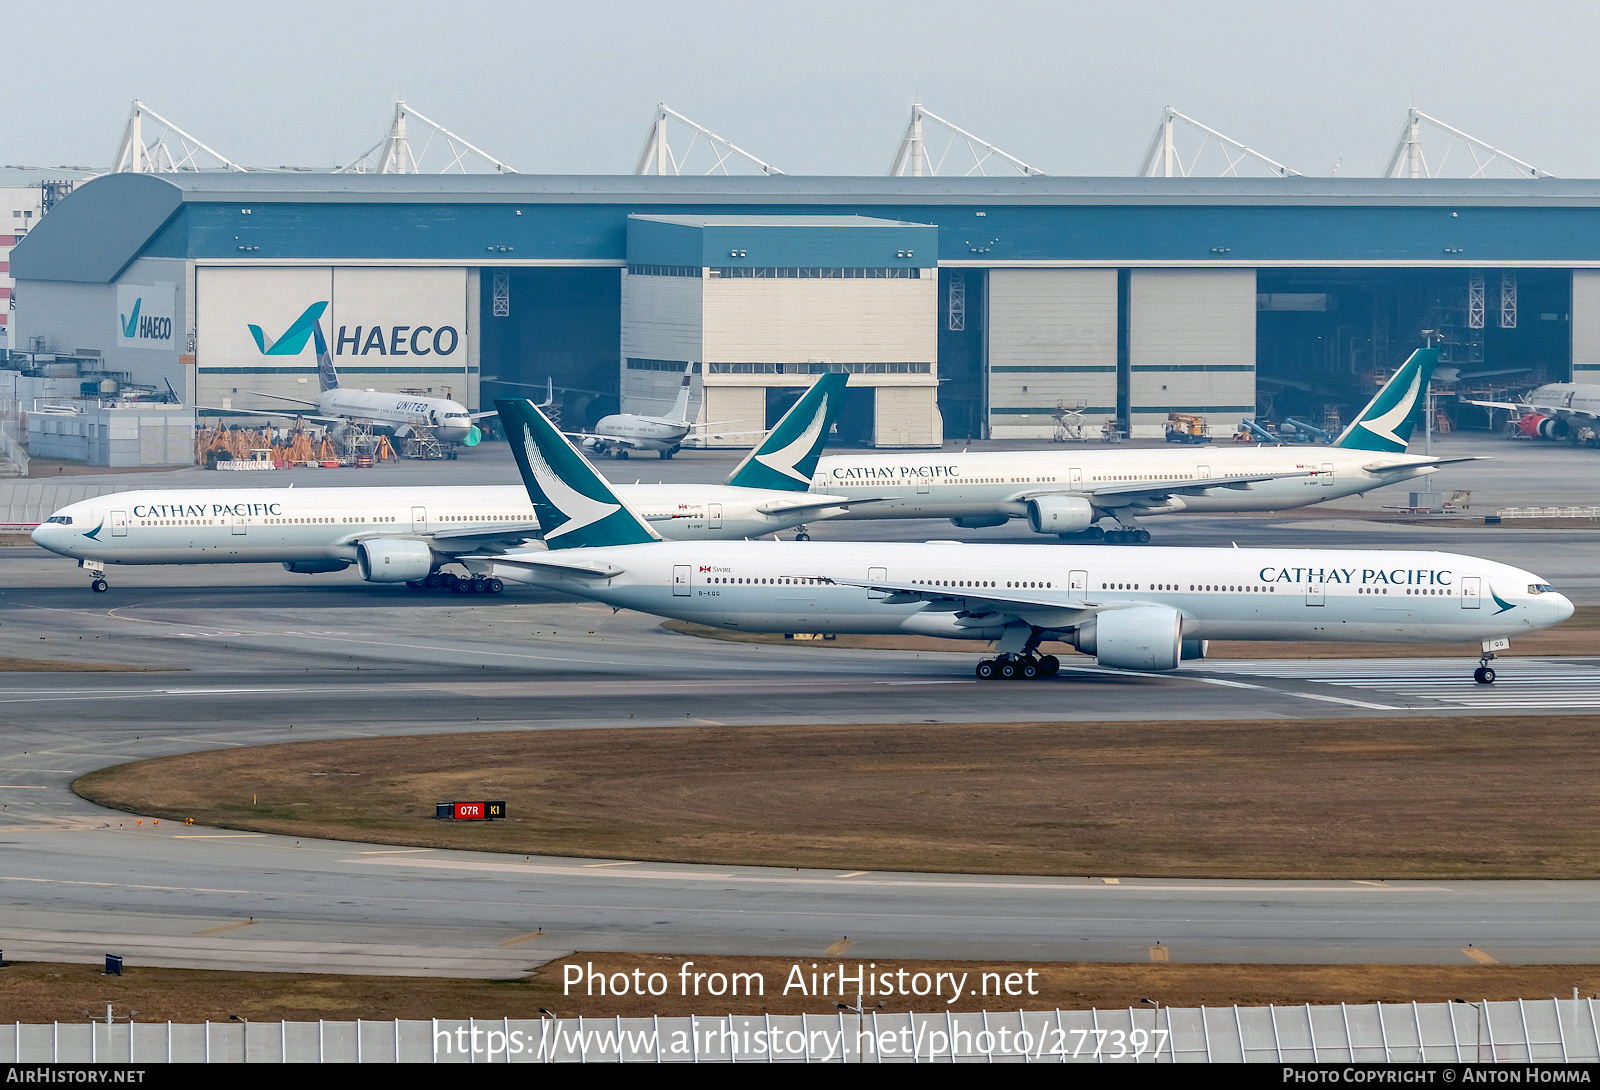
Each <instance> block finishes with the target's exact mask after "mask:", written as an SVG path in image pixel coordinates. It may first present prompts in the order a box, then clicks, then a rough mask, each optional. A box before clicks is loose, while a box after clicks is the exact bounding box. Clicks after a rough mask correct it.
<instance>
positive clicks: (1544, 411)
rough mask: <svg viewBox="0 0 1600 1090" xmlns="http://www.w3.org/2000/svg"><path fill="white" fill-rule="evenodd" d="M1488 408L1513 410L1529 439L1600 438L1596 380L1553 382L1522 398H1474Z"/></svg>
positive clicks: (1599, 396) (1575, 441)
mask: <svg viewBox="0 0 1600 1090" xmlns="http://www.w3.org/2000/svg"><path fill="white" fill-rule="evenodd" d="M1462 404H1465V405H1477V406H1479V407H1480V408H1484V409H1505V410H1506V411H1507V412H1509V413H1512V414H1513V419H1512V422H1513V423H1514V424H1515V426H1516V429H1517V432H1518V433H1519V434H1521V435H1522V436H1524V437H1525V438H1528V439H1565V440H1566V441H1567V442H1569V443H1572V444H1574V445H1576V444H1578V443H1581V442H1585V441H1587V442H1589V443H1591V444H1592V443H1596V442H1600V385H1597V384H1595V383H1592V382H1550V383H1546V384H1545V385H1543V386H1540V387H1539V388H1538V389H1536V390H1531V391H1529V392H1528V393H1526V394H1524V395H1523V398H1522V400H1521V401H1473V400H1470V399H1468V400H1465V401H1463V402H1462Z"/></svg>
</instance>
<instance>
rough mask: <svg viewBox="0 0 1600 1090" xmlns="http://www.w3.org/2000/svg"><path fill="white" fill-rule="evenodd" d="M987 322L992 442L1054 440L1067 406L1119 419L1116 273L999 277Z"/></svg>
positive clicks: (1022, 272)
mask: <svg viewBox="0 0 1600 1090" xmlns="http://www.w3.org/2000/svg"><path fill="white" fill-rule="evenodd" d="M988 321H989V376H988V378H989V434H990V436H991V437H992V438H996V439H1008V438H1011V439H1016V438H1033V439H1041V438H1049V437H1050V436H1051V435H1052V434H1054V431H1055V420H1054V418H1053V417H1052V416H1051V414H1052V413H1054V412H1055V410H1056V409H1057V407H1058V406H1060V405H1063V404H1064V405H1066V406H1067V407H1068V408H1074V407H1079V406H1081V407H1082V410H1083V412H1084V413H1085V414H1086V415H1087V416H1088V417H1089V418H1090V419H1091V421H1093V422H1096V423H1098V420H1097V419H1096V418H1100V417H1106V416H1110V415H1112V414H1114V413H1115V412H1116V411H1117V272H1116V270H1115V269H995V270H993V271H991V272H990V273H989V310H988Z"/></svg>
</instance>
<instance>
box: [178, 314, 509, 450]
mask: <svg viewBox="0 0 1600 1090" xmlns="http://www.w3.org/2000/svg"><path fill="white" fill-rule="evenodd" d="M320 313H321V312H320V311H318V312H317V314H318V315H320ZM307 314H308V315H309V314H311V311H309V310H308V311H307ZM302 317H305V316H304V315H302ZM252 332H254V333H255V334H256V336H257V337H260V336H262V334H261V331H260V329H259V328H257V327H252ZM311 333H312V336H313V337H314V338H315V339H316V346H317V385H318V388H319V389H320V390H321V392H320V393H319V394H318V395H317V400H316V401H299V402H295V403H296V404H300V405H304V406H306V409H305V410H299V409H296V410H271V409H213V408H205V407H202V408H201V410H200V412H201V413H202V414H215V413H226V414H228V415H232V416H273V417H285V418H288V419H293V420H309V421H310V422H311V423H313V424H323V425H327V426H329V427H332V428H341V427H348V426H349V425H351V424H352V423H357V422H360V423H367V424H370V425H372V428H373V430H374V431H380V432H383V433H384V434H386V435H391V436H394V437H395V438H397V439H405V438H408V437H410V436H412V435H415V434H418V433H419V432H420V431H421V430H422V429H428V430H430V431H431V432H432V433H433V436H434V438H436V439H438V440H439V441H440V442H441V443H446V444H455V443H459V444H461V445H462V446H468V447H475V446H477V445H478V443H479V441H481V440H482V438H483V432H482V431H480V430H479V428H478V425H477V423H476V421H478V420H482V419H485V418H486V417H491V416H493V415H494V413H493V412H481V413H474V412H469V411H468V410H467V407H466V406H465V405H463V404H461V403H460V402H457V401H451V400H450V399H449V398H444V397H423V396H422V395H420V394H391V393H385V392H383V391H381V390H352V389H349V388H348V387H345V386H340V385H339V372H338V371H336V370H335V369H334V366H333V355H332V353H330V352H329V351H328V342H327V339H326V338H324V337H323V335H322V322H321V321H320V319H319V318H317V317H313V320H312V329H311ZM264 343H265V344H266V346H267V347H270V342H264ZM262 396H264V397H272V398H276V399H277V400H279V401H291V402H294V401H295V399H294V398H292V397H280V396H279V395H277V394H264V395H262Z"/></svg>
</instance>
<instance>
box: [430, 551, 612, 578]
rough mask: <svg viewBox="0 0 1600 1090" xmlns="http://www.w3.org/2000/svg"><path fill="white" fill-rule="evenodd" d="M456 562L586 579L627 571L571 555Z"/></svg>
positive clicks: (478, 558) (507, 555)
mask: <svg viewBox="0 0 1600 1090" xmlns="http://www.w3.org/2000/svg"><path fill="white" fill-rule="evenodd" d="M586 551H587V550H585V549H575V550H573V552H575V553H583V552H586ZM456 559H457V560H459V561H462V562H463V563H465V562H467V561H478V562H481V563H484V564H492V565H494V566H495V567H513V568H522V569H524V570H526V571H529V572H533V573H537V572H541V571H545V572H556V573H560V574H564V575H577V576H583V577H585V578H588V579H612V578H615V577H616V576H619V575H621V574H622V573H623V572H624V571H626V570H627V569H626V568H624V567H622V566H621V565H619V564H610V563H607V562H605V561H603V560H585V559H584V558H583V557H582V556H573V555H571V554H570V553H540V552H532V551H529V552H520V553H500V554H495V553H490V554H487V555H484V556H458V557H456Z"/></svg>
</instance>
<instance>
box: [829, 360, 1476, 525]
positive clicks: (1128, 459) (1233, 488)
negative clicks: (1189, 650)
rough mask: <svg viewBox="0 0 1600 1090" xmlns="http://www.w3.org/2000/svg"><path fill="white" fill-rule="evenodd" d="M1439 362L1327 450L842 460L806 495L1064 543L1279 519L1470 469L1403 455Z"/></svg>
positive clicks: (1415, 369) (1411, 374)
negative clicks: (1201, 521)
mask: <svg viewBox="0 0 1600 1090" xmlns="http://www.w3.org/2000/svg"><path fill="white" fill-rule="evenodd" d="M1438 361H1439V350H1438V349H1437V348H1419V349H1418V350H1417V351H1416V352H1414V353H1412V355H1411V358H1410V359H1408V360H1407V361H1406V362H1405V364H1404V366H1402V367H1401V368H1400V369H1399V370H1398V371H1396V372H1395V373H1394V376H1393V377H1392V378H1390V380H1389V381H1388V382H1387V383H1386V384H1385V385H1384V386H1383V388H1382V389H1380V390H1379V391H1378V393H1377V394H1376V395H1375V396H1374V397H1373V399H1372V400H1371V401H1370V402H1369V403H1368V404H1367V406H1366V408H1365V409H1363V410H1362V411H1361V413H1360V415H1358V416H1357V417H1356V418H1355V419H1354V420H1353V421H1351V423H1350V426H1349V427H1347V428H1345V430H1344V431H1343V432H1342V433H1341V434H1340V435H1339V437H1338V438H1337V439H1336V440H1335V441H1334V443H1333V445H1332V446H1331V447H1302V446H1282V447H1278V446H1249V447H1232V448H1207V449H1205V450H1197V449H1195V448H1184V449H1181V450H1174V449H1171V448H1158V449H1149V450H1105V451H1090V450H1034V451H985V452H981V453H971V452H967V453H962V454H911V455H907V454H840V455H830V456H829V457H826V458H824V459H822V461H821V463H820V464H819V465H818V466H817V473H816V477H815V479H814V480H813V482H812V487H813V488H815V489H817V490H818V491H823V492H828V493H840V494H843V495H847V496H855V497H857V498H858V499H859V500H861V501H863V502H859V503H857V504H855V505H853V506H852V507H851V509H850V511H849V512H847V513H846V514H844V515H841V516H839V517H840V518H844V519H883V518H948V519H949V520H950V521H951V522H952V523H954V524H955V525H956V526H958V527H962V528H967V529H971V528H976V527H981V526H1001V525H1004V524H1005V523H1006V522H1008V521H1009V520H1011V519H1014V518H1023V519H1027V521H1028V527H1029V529H1031V530H1033V531H1034V532H1035V533H1040V534H1053V535H1055V536H1057V537H1058V538H1060V539H1062V540H1066V541H1073V540H1076V541H1084V540H1090V541H1093V540H1101V539H1103V540H1105V541H1107V542H1110V543H1113V544H1142V543H1144V542H1148V541H1149V540H1150V532H1149V531H1148V530H1146V529H1144V528H1142V527H1141V526H1139V520H1140V519H1142V518H1144V517H1145V516H1147V515H1168V514H1176V513H1179V512H1223V511H1284V510H1288V509H1290V508H1294V507H1304V506H1307V505H1309V504H1314V503H1323V502H1325V501H1327V500H1332V499H1340V498H1342V497H1345V496H1351V495H1356V494H1360V493H1365V492H1368V491H1371V490H1372V489H1374V488H1386V487H1388V486H1389V485H1393V484H1398V483H1399V482H1401V481H1409V480H1412V479H1413V478H1416V477H1420V476H1423V475H1424V474H1427V473H1433V472H1436V471H1437V470H1438V469H1439V468H1440V467H1441V466H1445V465H1449V464H1451V463H1454V462H1466V461H1473V460H1474V459H1473V458H1468V457H1457V458H1442V457H1436V456H1433V455H1428V454H1408V453H1406V447H1407V445H1408V444H1409V443H1410V441H1411V433H1412V430H1413V428H1414V427H1415V425H1416V422H1417V420H1418V418H1419V417H1420V415H1421V413H1422V411H1423V409H1422V406H1423V404H1424V402H1425V400H1426V399H1425V398H1424V397H1423V396H1422V395H1423V391H1425V390H1426V389H1427V388H1428V381H1429V378H1430V377H1431V375H1432V373H1433V369H1434V367H1435V365H1436V364H1437V363H1438ZM865 501H871V502H865ZM1102 519H1110V520H1111V521H1112V527H1111V528H1109V529H1107V528H1105V527H1102V526H1101V525H1099V523H1100V520H1102Z"/></svg>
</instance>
